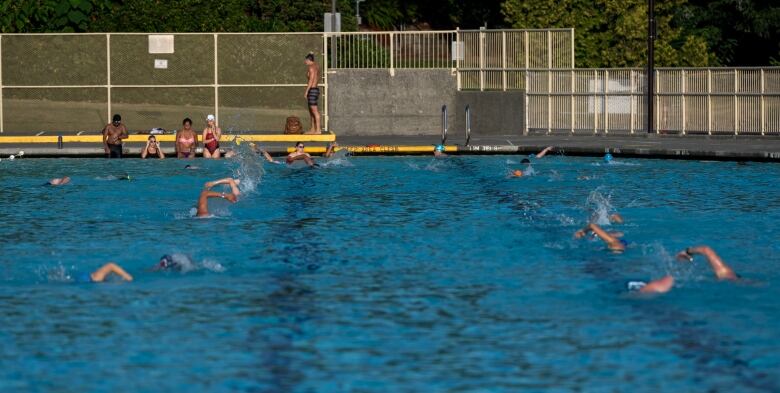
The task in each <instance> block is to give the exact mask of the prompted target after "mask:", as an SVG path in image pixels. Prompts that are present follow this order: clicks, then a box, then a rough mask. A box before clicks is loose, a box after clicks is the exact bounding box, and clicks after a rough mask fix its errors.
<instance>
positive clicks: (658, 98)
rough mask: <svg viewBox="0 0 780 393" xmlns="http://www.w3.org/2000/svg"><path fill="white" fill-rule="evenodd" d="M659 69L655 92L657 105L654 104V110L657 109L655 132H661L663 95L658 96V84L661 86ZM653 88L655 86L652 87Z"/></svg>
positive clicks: (656, 75)
mask: <svg viewBox="0 0 780 393" xmlns="http://www.w3.org/2000/svg"><path fill="white" fill-rule="evenodd" d="M659 75H660V74H659V72H658V70H655V78H654V79H655V94H653V96H654V97H655V105H653V110H655V133H656V134H660V133H661V126H660V124H661V123H660V121H661V110H660V108H661V106H660V105H661V97H659V96H658V86H660V83H659V80H658V76H659ZM650 88H651V89H653V87H650Z"/></svg>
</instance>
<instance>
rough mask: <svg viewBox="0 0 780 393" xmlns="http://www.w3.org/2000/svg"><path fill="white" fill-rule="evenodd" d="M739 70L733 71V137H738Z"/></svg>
mask: <svg viewBox="0 0 780 393" xmlns="http://www.w3.org/2000/svg"><path fill="white" fill-rule="evenodd" d="M737 92H739V70H738V69H736V68H735V69H734V135H739V96H738V95H737Z"/></svg>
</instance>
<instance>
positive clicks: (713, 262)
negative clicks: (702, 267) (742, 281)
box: [677, 246, 737, 280]
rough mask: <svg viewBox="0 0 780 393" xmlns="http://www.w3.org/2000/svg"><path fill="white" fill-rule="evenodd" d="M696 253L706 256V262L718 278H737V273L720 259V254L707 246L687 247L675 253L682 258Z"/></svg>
mask: <svg viewBox="0 0 780 393" xmlns="http://www.w3.org/2000/svg"><path fill="white" fill-rule="evenodd" d="M697 254H698V255H703V256H704V257H705V258H707V262H709V264H710V267H712V271H713V272H715V276H717V277H718V279H719V280H736V279H737V274H736V273H734V270H732V269H731V267H729V265H727V264H726V263H725V262H723V259H721V258H720V256H719V255H718V254H717V253H715V251H714V250H713V249H712V248H710V247H708V246H697V247H688V248H686V249H685V250H683V251H681V252H680V253H679V254H677V257H678V258H683V257H685V255H690V256H691V257H692V256H694V255H697ZM686 259H687V258H686Z"/></svg>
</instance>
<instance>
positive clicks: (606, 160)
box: [604, 153, 612, 164]
mask: <svg viewBox="0 0 780 393" xmlns="http://www.w3.org/2000/svg"><path fill="white" fill-rule="evenodd" d="M611 162H612V154H609V153H607V154H604V163H606V164H609V163H611Z"/></svg>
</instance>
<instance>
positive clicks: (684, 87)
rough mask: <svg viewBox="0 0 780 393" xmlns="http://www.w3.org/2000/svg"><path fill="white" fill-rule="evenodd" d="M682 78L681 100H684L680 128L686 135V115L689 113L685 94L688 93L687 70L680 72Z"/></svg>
mask: <svg viewBox="0 0 780 393" xmlns="http://www.w3.org/2000/svg"><path fill="white" fill-rule="evenodd" d="M680 77H681V78H682V81H681V82H680V83H681V90H680V91H681V92H682V94H681V96H682V97H681V98H680V99H681V100H682V126H681V127H680V128H681V129H682V134H683V135H685V118H686V116H685V114H686V112H688V110H687V107H686V106H685V93H686V91H687V87H686V86H687V82H686V77H685V70H680Z"/></svg>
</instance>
